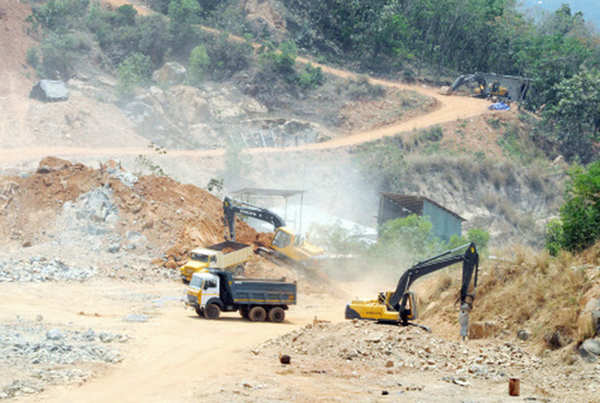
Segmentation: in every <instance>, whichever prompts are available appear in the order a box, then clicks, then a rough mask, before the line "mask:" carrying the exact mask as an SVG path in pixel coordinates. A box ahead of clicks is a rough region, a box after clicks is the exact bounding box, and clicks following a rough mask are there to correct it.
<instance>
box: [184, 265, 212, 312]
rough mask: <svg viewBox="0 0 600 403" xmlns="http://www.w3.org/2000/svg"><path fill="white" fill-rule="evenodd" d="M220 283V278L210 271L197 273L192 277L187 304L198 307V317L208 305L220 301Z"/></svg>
mask: <svg viewBox="0 0 600 403" xmlns="http://www.w3.org/2000/svg"><path fill="white" fill-rule="evenodd" d="M219 283H220V279H219V276H217V275H215V274H212V273H210V272H209V271H203V272H197V273H194V274H193V275H192V280H191V281H190V285H189V287H188V290H187V302H188V303H189V304H191V305H193V306H194V307H197V308H196V312H197V313H198V315H200V314H201V313H203V312H204V308H206V305H207V304H209V303H214V302H218V301H219V300H220V292H219Z"/></svg>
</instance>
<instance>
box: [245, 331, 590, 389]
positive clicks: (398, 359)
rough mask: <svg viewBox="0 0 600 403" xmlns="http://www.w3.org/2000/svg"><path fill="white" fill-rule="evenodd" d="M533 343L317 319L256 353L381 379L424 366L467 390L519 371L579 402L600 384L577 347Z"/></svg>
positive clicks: (303, 367) (310, 369) (315, 369)
mask: <svg viewBox="0 0 600 403" xmlns="http://www.w3.org/2000/svg"><path fill="white" fill-rule="evenodd" d="M588 344H590V343H588ZM528 345H529V344H526V343H523V342H521V341H516V342H506V341H504V342H502V341H500V340H494V341H493V342H492V341H490V340H487V341H486V342H485V344H484V343H480V342H478V341H470V342H468V343H466V344H465V343H462V342H455V341H448V340H444V339H441V338H438V337H436V336H433V335H432V334H431V333H427V332H425V331H424V330H422V329H419V328H416V327H398V326H386V325H379V324H376V323H371V322H367V321H353V322H350V321H347V322H341V323H336V324H331V323H323V322H318V321H316V322H315V323H314V324H309V325H306V326H305V327H303V328H300V329H297V330H294V331H292V332H290V333H288V334H286V335H283V336H281V337H278V338H275V339H272V340H269V341H267V342H265V343H263V344H262V345H260V346H259V347H257V348H256V349H254V350H252V357H256V358H259V357H264V358H266V359H268V360H269V361H270V362H275V361H276V360H277V359H278V357H279V356H280V355H281V354H288V355H290V356H291V362H292V363H295V364H293V365H294V366H295V367H297V368H298V370H299V371H301V372H302V371H305V372H307V373H328V374H333V375H335V376H341V377H346V376H358V374H359V373H360V374H361V377H362V376H374V377H375V378H374V379H377V380H378V382H381V383H382V384H387V383H388V382H389V383H390V384H393V385H396V383H397V381H398V374H401V373H405V371H417V372H419V373H420V372H422V373H424V374H428V375H427V377H428V379H430V381H433V380H437V381H439V382H444V383H446V382H447V383H450V384H453V385H457V387H465V388H468V387H472V386H473V385H475V384H479V385H481V384H482V383H488V382H489V383H491V384H498V383H502V384H504V383H505V382H507V380H508V378H512V377H516V378H520V379H523V380H525V381H526V384H528V385H536V387H537V388H538V389H539V390H540V391H543V393H544V394H546V395H547V396H552V395H553V393H557V394H558V395H560V394H563V393H567V392H568V393H571V394H572V396H573V401H576V400H581V399H582V398H583V396H590V394H595V393H597V392H598V391H599V390H600V378H598V375H599V374H600V364H587V363H585V362H584V361H583V360H579V359H578V358H577V354H576V352H575V350H573V351H571V352H569V354H567V355H564V354H561V353H560V352H556V353H555V352H550V351H548V352H547V353H544V354H543V355H542V356H537V355H534V354H532V353H530V352H528V351H526V349H525V347H526V346H528ZM590 347H592V348H595V346H590ZM302 373H304V372H302ZM395 382H396V383H395ZM417 386H419V387H421V388H422V387H423V386H422V385H417ZM574 391H577V392H576V393H577V394H574V393H575V392H574Z"/></svg>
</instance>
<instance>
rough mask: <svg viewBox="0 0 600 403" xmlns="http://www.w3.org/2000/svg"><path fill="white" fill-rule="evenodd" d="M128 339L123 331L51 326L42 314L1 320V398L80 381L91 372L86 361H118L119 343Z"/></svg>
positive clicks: (88, 362)
mask: <svg viewBox="0 0 600 403" xmlns="http://www.w3.org/2000/svg"><path fill="white" fill-rule="evenodd" d="M128 340H129V337H128V336H127V335H123V334H114V333H109V332H102V331H96V330H93V329H87V330H79V329H73V328H70V327H64V326H62V327H53V326H51V325H50V324H47V323H45V322H44V319H43V318H42V317H41V316H38V318H37V320H35V321H27V320H23V319H20V318H17V320H15V321H14V322H10V323H2V324H0V369H2V373H6V374H8V376H3V377H2V379H0V399H7V398H12V397H16V396H19V395H20V394H29V393H37V392H40V391H42V390H44V388H45V387H46V385H50V384H52V385H54V384H65V383H80V382H83V381H85V380H86V379H88V378H89V377H90V376H92V374H93V371H92V370H91V369H89V368H85V366H86V365H85V364H90V363H92V364H115V363H118V362H120V361H121V360H122V356H121V354H120V352H119V344H121V343H126V342H127V341H128ZM82 366H83V367H84V368H82ZM88 366H89V365H88Z"/></svg>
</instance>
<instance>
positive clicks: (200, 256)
mask: <svg viewBox="0 0 600 403" xmlns="http://www.w3.org/2000/svg"><path fill="white" fill-rule="evenodd" d="M190 257H191V258H192V260H196V261H198V262H204V263H208V255H203V254H201V253H192V256H190Z"/></svg>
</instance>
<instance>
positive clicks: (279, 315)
mask: <svg viewBox="0 0 600 403" xmlns="http://www.w3.org/2000/svg"><path fill="white" fill-rule="evenodd" d="M284 319H285V311H284V310H283V308H280V307H278V306H276V307H275V308H271V309H270V310H269V320H270V321H271V322H276V323H279V322H283V320H284Z"/></svg>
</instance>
